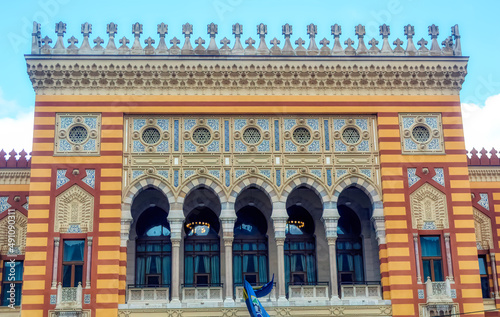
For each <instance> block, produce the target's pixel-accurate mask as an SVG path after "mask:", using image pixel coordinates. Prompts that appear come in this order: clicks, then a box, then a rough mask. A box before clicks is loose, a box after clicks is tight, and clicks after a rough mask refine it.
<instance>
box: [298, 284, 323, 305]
mask: <svg viewBox="0 0 500 317" xmlns="http://www.w3.org/2000/svg"><path fill="white" fill-rule="evenodd" d="M288 300H289V301H291V302H297V301H306V302H309V301H316V302H317V301H328V300H329V297H328V283H327V282H320V283H317V284H316V285H288Z"/></svg>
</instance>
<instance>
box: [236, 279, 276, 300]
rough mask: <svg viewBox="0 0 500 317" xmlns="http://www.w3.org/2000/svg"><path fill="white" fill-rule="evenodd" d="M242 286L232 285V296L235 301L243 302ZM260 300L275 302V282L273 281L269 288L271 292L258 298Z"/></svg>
mask: <svg viewBox="0 0 500 317" xmlns="http://www.w3.org/2000/svg"><path fill="white" fill-rule="evenodd" d="M243 289H244V288H243V286H242V285H236V286H235V287H234V296H235V301H236V302H237V303H244V302H245V299H244V298H243ZM259 300H260V301H261V302H275V301H276V283H274V286H273V289H272V290H271V293H269V295H267V296H266V297H262V298H259Z"/></svg>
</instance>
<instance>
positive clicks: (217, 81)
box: [26, 55, 468, 96]
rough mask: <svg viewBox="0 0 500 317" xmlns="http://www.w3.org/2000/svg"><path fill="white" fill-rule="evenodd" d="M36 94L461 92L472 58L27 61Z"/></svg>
mask: <svg viewBox="0 0 500 317" xmlns="http://www.w3.org/2000/svg"><path fill="white" fill-rule="evenodd" d="M26 60H27V66H28V75H29V77H30V80H31V82H32V84H33V88H34V89H35V92H36V93H37V95H322V96H338V95H347V96H349V95H368V96H370V95H458V94H459V92H460V89H461V87H462V84H463V82H464V79H465V76H466V74H467V61H468V58H467V57H443V56H441V57H394V56H393V57H347V56H344V57H331V56H317V57H310V56H308V57H298V56H295V57H294V56H291V57H273V56H248V57H247V56H245V57H235V56H210V57H199V56H150V57H144V56H142V57H141V56H111V57H110V56H77V57H71V56H64V55H60V56H56V55H52V56H37V55H28V56H26Z"/></svg>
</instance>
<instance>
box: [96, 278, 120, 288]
mask: <svg viewBox="0 0 500 317" xmlns="http://www.w3.org/2000/svg"><path fill="white" fill-rule="evenodd" d="M97 288H111V289H113V288H114V289H116V288H118V279H113V280H111V279H107V280H99V279H98V280H97Z"/></svg>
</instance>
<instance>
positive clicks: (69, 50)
mask: <svg viewBox="0 0 500 317" xmlns="http://www.w3.org/2000/svg"><path fill="white" fill-rule="evenodd" d="M68 43H69V44H70V45H69V46H68V47H67V48H66V51H67V53H68V54H78V47H77V46H76V45H75V44H77V43H78V39H77V38H76V37H74V36H72V37H70V38H69V39H68Z"/></svg>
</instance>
